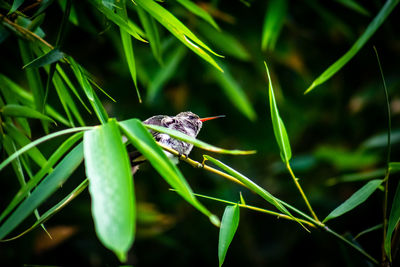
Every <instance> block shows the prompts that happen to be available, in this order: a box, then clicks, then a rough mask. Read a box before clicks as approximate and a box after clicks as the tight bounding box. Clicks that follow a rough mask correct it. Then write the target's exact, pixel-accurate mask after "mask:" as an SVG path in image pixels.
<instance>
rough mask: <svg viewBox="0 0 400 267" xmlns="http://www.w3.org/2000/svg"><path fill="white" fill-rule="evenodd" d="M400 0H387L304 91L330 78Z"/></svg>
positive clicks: (359, 47) (352, 55) (369, 36)
mask: <svg viewBox="0 0 400 267" xmlns="http://www.w3.org/2000/svg"><path fill="white" fill-rule="evenodd" d="M399 1H400V0H387V1H386V3H385V5H384V6H383V7H382V9H381V10H380V11H379V13H378V15H376V17H375V18H374V19H373V20H372V21H371V23H370V24H369V25H368V27H367V29H366V30H365V32H364V33H363V34H362V35H361V36H360V37H359V38H358V39H357V41H356V42H355V43H354V44H353V46H352V47H351V48H350V50H349V51H347V52H346V53H345V54H344V55H343V56H342V57H341V58H339V59H338V60H337V61H336V62H335V63H333V64H332V65H331V66H330V67H329V68H328V69H326V70H325V71H324V72H323V73H322V74H321V75H320V76H318V78H316V79H315V80H314V82H313V83H312V84H311V86H310V87H309V88H308V89H307V90H306V91H305V93H308V92H310V91H311V90H313V89H314V88H315V87H316V86H318V85H320V84H322V83H324V82H325V81H327V80H328V79H329V78H331V77H332V76H333V75H334V74H335V73H336V72H338V71H339V70H340V69H342V68H343V66H344V65H346V64H347V62H349V61H350V60H351V59H352V58H353V57H354V56H355V55H356V54H357V53H358V51H360V49H361V48H362V47H363V46H364V45H365V43H366V42H367V41H368V40H369V39H370V38H371V36H372V35H373V34H374V33H375V32H376V30H377V29H378V28H379V27H380V26H381V25H382V23H383V22H384V21H385V20H386V18H387V16H389V14H390V13H391V12H392V10H393V9H394V8H395V7H396V6H397V4H398V3H399Z"/></svg>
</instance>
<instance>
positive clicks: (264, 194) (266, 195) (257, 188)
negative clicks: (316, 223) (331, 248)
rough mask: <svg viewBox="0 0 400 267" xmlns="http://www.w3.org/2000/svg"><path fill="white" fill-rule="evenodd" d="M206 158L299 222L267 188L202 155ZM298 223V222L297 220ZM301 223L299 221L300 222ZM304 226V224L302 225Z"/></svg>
mask: <svg viewBox="0 0 400 267" xmlns="http://www.w3.org/2000/svg"><path fill="white" fill-rule="evenodd" d="M203 157H204V158H205V159H206V160H209V161H211V162H212V163H213V164H215V165H217V166H218V167H220V168H221V169H223V170H224V171H225V172H227V173H228V174H230V175H232V176H233V177H235V178H236V179H238V180H239V181H240V182H242V183H243V184H245V185H246V186H247V187H248V188H249V189H250V190H252V191H253V192H255V193H256V194H257V195H259V196H261V197H262V198H263V199H265V200H266V201H268V202H269V203H271V204H272V205H274V206H275V207H276V208H277V209H278V210H279V211H281V212H282V213H284V214H286V215H288V216H290V217H291V218H293V219H294V220H296V221H297V222H299V221H298V220H297V219H296V218H295V217H293V216H292V214H290V212H289V211H288V210H287V209H286V208H285V207H284V206H283V205H282V204H281V201H280V200H279V199H277V198H276V197H274V196H273V195H272V194H271V193H269V192H268V191H267V190H265V189H264V188H262V187H261V186H259V185H257V184H256V183H254V182H253V181H252V180H250V179H249V178H247V177H246V176H244V175H243V174H241V173H239V172H237V171H236V170H234V169H232V168H231V167H229V166H227V165H225V164H224V163H222V162H221V161H219V160H216V159H214V158H213V157H211V156H209V155H204V156H203ZM299 223H300V222H299ZM300 224H301V223H300ZM303 227H304V226H303Z"/></svg>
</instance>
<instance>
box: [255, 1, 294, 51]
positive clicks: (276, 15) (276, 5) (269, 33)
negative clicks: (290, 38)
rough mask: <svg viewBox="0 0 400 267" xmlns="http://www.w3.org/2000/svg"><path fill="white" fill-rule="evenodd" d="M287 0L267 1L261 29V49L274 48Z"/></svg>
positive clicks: (285, 12) (282, 21)
mask: <svg viewBox="0 0 400 267" xmlns="http://www.w3.org/2000/svg"><path fill="white" fill-rule="evenodd" d="M287 6H288V3H287V0H272V1H268V6H267V13H266V14H265V18H264V25H263V29H262V39H261V49H262V50H264V51H265V50H271V51H272V50H274V49H275V45H276V42H277V40H278V37H279V34H280V32H281V29H282V26H283V23H284V21H285V18H286V14H287Z"/></svg>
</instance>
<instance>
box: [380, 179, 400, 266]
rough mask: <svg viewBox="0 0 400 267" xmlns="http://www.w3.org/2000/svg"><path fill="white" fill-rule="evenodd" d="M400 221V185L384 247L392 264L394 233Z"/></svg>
mask: <svg viewBox="0 0 400 267" xmlns="http://www.w3.org/2000/svg"><path fill="white" fill-rule="evenodd" d="M399 221H400V183H398V184H397V189H396V193H395V195H394V198H393V202H392V208H391V210H390V215H389V221H388V228H387V232H386V237H385V242H384V247H385V251H386V255H387V256H388V257H389V260H390V262H392V252H391V250H392V235H393V231H394V230H395V229H396V226H397V225H398V224H399Z"/></svg>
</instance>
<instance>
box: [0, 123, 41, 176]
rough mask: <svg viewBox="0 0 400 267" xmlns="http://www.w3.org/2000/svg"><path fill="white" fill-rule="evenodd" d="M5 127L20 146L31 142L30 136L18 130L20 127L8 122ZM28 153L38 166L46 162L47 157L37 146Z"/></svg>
mask: <svg viewBox="0 0 400 267" xmlns="http://www.w3.org/2000/svg"><path fill="white" fill-rule="evenodd" d="M3 127H4V129H5V130H6V132H7V133H8V135H9V136H10V137H11V138H12V139H13V140H14V141H15V143H17V144H18V146H20V147H23V146H27V145H29V144H31V140H29V138H28V137H26V136H25V135H24V134H23V133H21V132H20V131H19V130H18V128H16V127H15V126H14V125H13V124H11V123H8V122H7V123H6V124H5V125H4V126H3ZM16 153H17V152H16ZM14 154H15V153H14ZM14 154H13V155H14ZM28 155H29V157H31V159H32V160H33V161H34V162H35V163H36V164H37V165H38V166H40V167H41V166H43V165H44V164H46V158H45V157H44V156H43V154H42V153H41V152H40V151H39V149H37V148H36V147H34V148H32V149H31V150H29V151H28ZM10 157H11V156H10ZM0 169H1V168H0Z"/></svg>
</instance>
